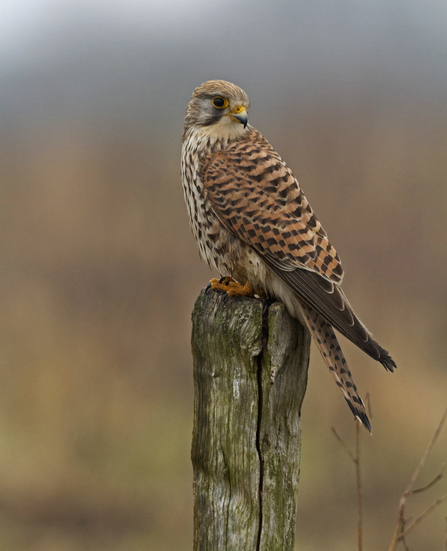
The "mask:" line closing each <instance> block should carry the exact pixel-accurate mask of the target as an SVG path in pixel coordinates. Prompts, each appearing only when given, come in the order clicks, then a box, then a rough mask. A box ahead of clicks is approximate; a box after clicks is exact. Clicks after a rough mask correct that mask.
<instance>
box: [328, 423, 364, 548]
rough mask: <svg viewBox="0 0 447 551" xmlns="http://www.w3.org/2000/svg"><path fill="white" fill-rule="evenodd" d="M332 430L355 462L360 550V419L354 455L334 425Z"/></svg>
mask: <svg viewBox="0 0 447 551" xmlns="http://www.w3.org/2000/svg"><path fill="white" fill-rule="evenodd" d="M332 432H333V433H334V435H335V438H336V439H337V440H338V441H339V442H340V444H341V446H342V447H343V448H344V450H345V451H346V453H347V454H348V455H349V457H350V458H351V459H352V461H353V463H354V464H355V474H356V481H357V503H358V522H357V527H358V532H357V533H358V551H362V549H363V530H362V525H363V517H362V478H361V472H360V421H358V420H357V423H356V432H355V456H354V454H353V453H352V452H351V450H350V449H349V448H348V446H347V445H346V444H345V443H344V441H343V440H342V438H341V437H340V436H339V435H338V433H337V431H336V430H335V428H334V427H332Z"/></svg>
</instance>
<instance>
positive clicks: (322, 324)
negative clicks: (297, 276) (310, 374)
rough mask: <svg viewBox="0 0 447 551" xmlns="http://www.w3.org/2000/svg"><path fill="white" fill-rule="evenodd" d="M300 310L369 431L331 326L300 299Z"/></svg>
mask: <svg viewBox="0 0 447 551" xmlns="http://www.w3.org/2000/svg"><path fill="white" fill-rule="evenodd" d="M300 307H301V312H302V314H303V318H304V320H305V321H306V325H307V327H308V329H309V331H310V333H311V335H312V337H313V338H314V340H315V342H316V344H317V346H318V349H319V350H320V352H321V355H322V356H323V359H324V361H325V362H326V365H327V366H328V368H329V370H330V372H331V373H332V376H333V377H334V379H335V382H336V383H337V386H338V388H339V389H340V390H341V392H342V394H343V396H344V398H345V400H346V402H347V403H348V406H349V407H350V409H351V411H352V413H353V414H354V416H355V417H357V419H359V420H360V421H361V422H362V423H363V424H364V425H365V427H366V428H367V429H368V430H369V432H371V425H370V422H369V419H368V416H367V414H366V409H365V404H364V403H363V400H362V399H361V398H360V395H359V393H358V392H357V387H356V386H355V383H354V379H353V378H352V375H351V372H350V371H349V368H348V365H347V363H346V360H345V357H344V355H343V352H342V350H341V348H340V345H339V344H338V340H337V337H336V335H335V333H334V330H333V329H332V326H331V325H329V323H327V321H326V320H325V319H324V318H323V317H322V316H321V315H320V314H319V313H318V312H316V311H315V310H313V309H312V308H311V307H310V306H308V305H307V304H306V303H305V302H301V301H300Z"/></svg>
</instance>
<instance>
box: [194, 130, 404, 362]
mask: <svg viewBox="0 0 447 551" xmlns="http://www.w3.org/2000/svg"><path fill="white" fill-rule="evenodd" d="M200 178H201V181H202V182H203V184H204V186H205V190H206V194H207V198H208V201H209V202H210V204H211V208H212V209H213V210H214V212H215V214H216V216H217V217H218V218H219V219H220V221H221V222H222V224H223V225H224V226H225V227H226V228H227V229H228V230H229V231H231V232H232V233H233V234H234V235H236V236H237V237H238V238H239V239H241V240H243V241H244V242H245V243H246V244H248V245H249V246H250V247H252V248H253V249H254V250H255V251H256V252H257V253H258V254H259V255H260V256H261V257H262V258H263V259H264V261H265V263H266V264H267V265H268V266H270V268H271V269H272V270H273V271H274V272H275V273H277V274H278V275H279V277H281V278H282V279H283V280H284V281H285V282H286V283H287V284H288V285H289V286H290V287H291V288H292V289H293V290H294V291H295V292H296V293H297V294H298V296H299V297H300V298H301V299H302V300H304V301H305V302H306V303H307V304H309V305H310V306H311V307H312V308H314V309H315V310H316V311H317V312H318V313H319V314H320V315H322V316H323V317H324V318H325V319H326V320H327V321H328V322H329V323H330V324H331V325H332V326H333V327H334V328H335V329H337V330H338V331H340V333H342V334H343V335H345V336H346V337H347V338H348V339H350V340H351V341H352V342H354V343H355V344H356V345H357V346H359V347H360V348H361V349H362V350H364V351H365V352H366V353H367V354H369V355H370V356H371V357H373V358H374V359H376V360H378V361H380V362H381V363H382V364H383V365H384V366H385V367H386V368H387V369H389V370H391V371H392V370H393V368H394V366H395V364H394V362H393V360H392V359H391V358H390V357H389V356H388V353H387V352H386V351H385V350H384V349H383V348H381V347H380V346H379V345H378V344H377V343H376V342H375V341H374V340H373V338H372V336H371V334H370V333H369V331H368V330H367V329H366V327H365V326H364V325H363V324H362V323H361V322H360V320H359V319H358V318H357V317H356V315H355V314H354V312H353V310H352V308H351V306H350V304H349V302H348V300H347V298H346V296H345V295H344V293H343V291H342V290H341V288H340V283H341V281H342V279H343V270H342V267H341V262H340V258H339V256H338V254H337V252H336V250H335V249H334V247H333V246H332V245H331V244H330V243H329V240H328V238H327V235H326V232H325V231H324V229H323V227H322V226H321V224H320V222H319V221H318V220H317V218H316V216H315V215H314V213H313V211H312V208H311V207H310V205H309V203H308V201H307V199H306V197H305V195H304V194H303V192H302V191H301V189H300V186H299V184H298V182H297V180H296V179H295V177H294V176H293V174H292V172H291V170H290V169H289V168H288V167H287V166H286V164H285V163H284V161H283V160H282V159H281V157H280V156H279V155H278V154H277V153H276V151H275V150H274V149H273V148H272V147H271V145H270V144H269V143H268V142H267V140H265V138H263V136H262V135H261V134H260V133H259V132H258V131H256V130H254V129H252V130H251V132H249V133H247V134H245V136H244V137H243V138H242V139H241V140H239V141H237V142H234V143H233V144H231V145H230V146H229V147H228V148H227V149H223V150H221V151H218V152H216V153H213V154H211V155H210V156H208V157H206V158H205V160H204V161H203V163H202V165H201V167H200Z"/></svg>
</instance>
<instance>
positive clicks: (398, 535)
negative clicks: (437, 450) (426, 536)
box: [388, 409, 447, 551]
mask: <svg viewBox="0 0 447 551" xmlns="http://www.w3.org/2000/svg"><path fill="white" fill-rule="evenodd" d="M446 417H447V409H446V410H445V412H444V415H443V416H442V418H441V421H440V422H439V424H438V427H437V429H436V431H435V434H434V435H433V438H432V439H431V441H430V443H429V444H428V446H427V449H426V450H425V453H424V455H423V456H422V459H421V460H420V462H419V465H418V466H417V467H416V470H415V471H414V473H413V476H412V477H411V480H410V482H409V484H408V486H407V487H406V489H405V490H404V492H403V494H402V496H401V498H400V501H399V509H398V516H397V525H396V528H395V530H394V534H393V539H392V540H391V544H390V547H389V549H388V551H395V549H396V547H397V545H398V543H399V542H400V541H402V540H403V537H404V535H405V534H408V532H409V531H410V530H412V529H413V528H414V526H416V524H418V523H419V522H420V521H421V520H422V519H423V518H424V517H425V516H426V515H428V514H429V513H430V512H431V511H432V510H433V509H434V508H435V507H437V506H438V505H439V503H442V501H444V499H445V498H446V497H447V496H444V497H443V498H441V500H438V501H437V502H435V503H434V504H432V505H431V506H430V507H429V508H428V509H426V511H424V512H423V513H422V515H420V516H419V517H418V518H417V519H416V520H415V521H413V522H412V523H411V524H410V525H409V526H408V527H407V528H405V530H404V529H403V526H404V522H405V520H404V519H405V505H406V502H407V497H409V496H411V495H413V494H414V493H416V492H421V491H423V490H426V489H427V488H429V487H431V486H433V484H435V483H436V482H437V481H438V480H440V478H441V477H442V471H443V469H441V471H440V473H439V475H438V476H437V477H436V478H434V479H433V480H432V481H431V482H430V483H429V484H427V485H426V486H424V487H422V488H419V489H418V490H413V486H414V484H415V482H416V480H417V478H418V476H419V474H420V472H421V470H422V468H423V466H424V465H425V461H426V460H427V457H428V455H429V454H430V452H431V450H432V449H433V446H434V445H435V443H436V440H437V439H438V436H439V434H440V432H441V429H442V427H443V425H444V422H445V420H446ZM438 502H439V503H438Z"/></svg>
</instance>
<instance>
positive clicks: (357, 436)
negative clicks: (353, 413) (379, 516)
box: [354, 421, 363, 551]
mask: <svg viewBox="0 0 447 551" xmlns="http://www.w3.org/2000/svg"><path fill="white" fill-rule="evenodd" d="M355 428H356V431H355V442H356V454H355V461H354V462H355V472H356V476H357V503H358V511H359V517H358V543H359V551H362V548H363V542H362V540H363V537H362V536H363V534H362V478H361V472H360V421H357V423H356V426H355Z"/></svg>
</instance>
